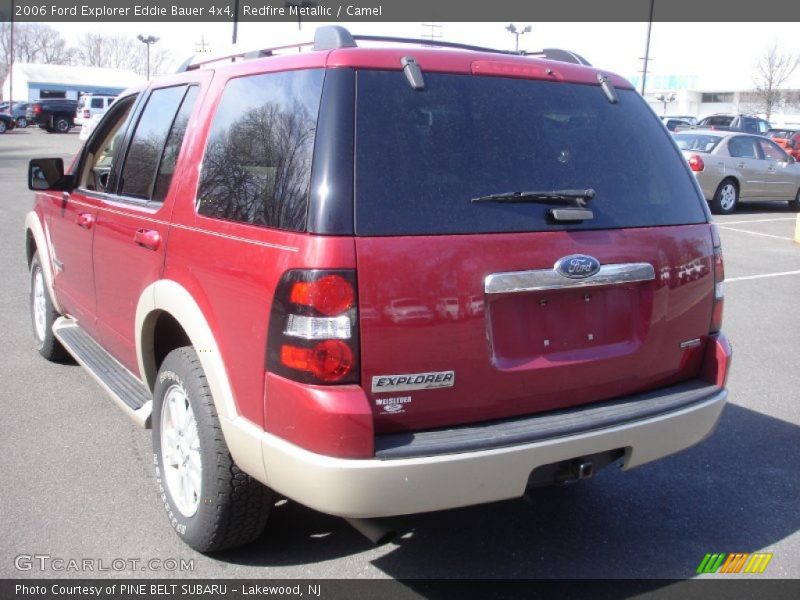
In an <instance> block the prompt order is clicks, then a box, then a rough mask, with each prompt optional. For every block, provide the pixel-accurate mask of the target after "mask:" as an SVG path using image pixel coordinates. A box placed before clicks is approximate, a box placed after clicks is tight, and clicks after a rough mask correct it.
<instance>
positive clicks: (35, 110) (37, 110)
mask: <svg viewBox="0 0 800 600" xmlns="http://www.w3.org/2000/svg"><path fill="white" fill-rule="evenodd" d="M40 112H42V107H41V105H39V104H34V105H33V114H35V115H38V114H39V113H40Z"/></svg>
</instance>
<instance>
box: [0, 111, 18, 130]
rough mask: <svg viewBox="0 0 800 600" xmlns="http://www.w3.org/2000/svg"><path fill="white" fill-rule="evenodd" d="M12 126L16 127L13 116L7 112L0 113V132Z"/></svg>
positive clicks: (12, 127)
mask: <svg viewBox="0 0 800 600" xmlns="http://www.w3.org/2000/svg"><path fill="white" fill-rule="evenodd" d="M14 127H16V122H15V121H14V118H13V117H12V116H11V115H9V114H7V113H0V133H5V132H6V131H11V130H12V129H14Z"/></svg>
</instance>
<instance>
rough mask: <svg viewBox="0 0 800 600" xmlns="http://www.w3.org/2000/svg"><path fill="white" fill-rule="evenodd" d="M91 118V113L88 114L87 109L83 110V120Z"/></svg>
mask: <svg viewBox="0 0 800 600" xmlns="http://www.w3.org/2000/svg"><path fill="white" fill-rule="evenodd" d="M91 116H92V113H90V112H89V109H88V108H85V109H83V118H84V119H88V118H89V117H91Z"/></svg>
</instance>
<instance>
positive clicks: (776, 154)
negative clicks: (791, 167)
mask: <svg viewBox="0 0 800 600" xmlns="http://www.w3.org/2000/svg"><path fill="white" fill-rule="evenodd" d="M758 144H759V146H761V151H762V152H763V153H764V158H766V159H767V160H786V158H787V155H786V153H785V152H784V151H783V150H781V149H780V148H779V147H778V146H777V145H776V144H774V143H773V142H770V141H769V140H766V139H765V140H758Z"/></svg>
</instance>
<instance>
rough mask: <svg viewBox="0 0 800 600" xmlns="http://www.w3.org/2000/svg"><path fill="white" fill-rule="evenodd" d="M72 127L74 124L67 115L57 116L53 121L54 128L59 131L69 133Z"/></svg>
mask: <svg viewBox="0 0 800 600" xmlns="http://www.w3.org/2000/svg"><path fill="white" fill-rule="evenodd" d="M71 128H72V124H71V123H70V122H69V119H67V118H66V117H56V119H55V120H54V121H53V129H54V130H55V131H56V132H58V133H69V130H70V129H71Z"/></svg>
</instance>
